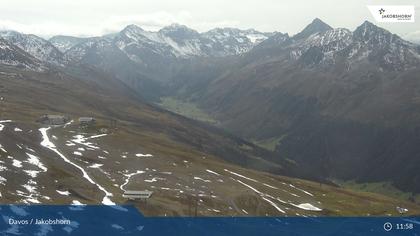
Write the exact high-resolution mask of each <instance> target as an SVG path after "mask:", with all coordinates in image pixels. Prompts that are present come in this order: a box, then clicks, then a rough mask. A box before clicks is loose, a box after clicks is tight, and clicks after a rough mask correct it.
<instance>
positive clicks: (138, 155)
mask: <svg viewBox="0 0 420 236" xmlns="http://www.w3.org/2000/svg"><path fill="white" fill-rule="evenodd" d="M136 157H153V155H152V154H141V153H137V154H136Z"/></svg>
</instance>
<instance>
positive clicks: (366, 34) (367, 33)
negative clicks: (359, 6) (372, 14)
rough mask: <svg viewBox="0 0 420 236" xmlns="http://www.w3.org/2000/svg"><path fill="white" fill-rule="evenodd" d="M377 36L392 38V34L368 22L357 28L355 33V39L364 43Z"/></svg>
mask: <svg viewBox="0 0 420 236" xmlns="http://www.w3.org/2000/svg"><path fill="white" fill-rule="evenodd" d="M377 35H388V36H391V35H392V33H391V32H389V31H387V30H385V29H383V28H381V27H379V26H377V25H375V24H373V23H372V22H370V21H367V20H366V21H365V22H363V24H361V25H360V26H359V27H357V28H356V30H355V31H354V33H353V36H354V37H355V38H357V39H360V40H363V41H366V40H369V39H370V38H372V37H375V36H377ZM396 37H398V36H396Z"/></svg>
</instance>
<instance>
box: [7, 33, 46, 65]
mask: <svg viewBox="0 0 420 236" xmlns="http://www.w3.org/2000/svg"><path fill="white" fill-rule="evenodd" d="M0 64H3V65H9V66H16V67H19V68H24V69H30V70H38V71H40V70H42V66H41V63H40V62H39V61H38V60H37V59H36V58H34V57H32V56H31V55H29V54H27V53H26V52H24V51H23V50H22V49H20V48H19V47H17V46H15V45H13V44H11V43H10V42H8V41H7V40H5V39H3V38H1V37H0Z"/></svg>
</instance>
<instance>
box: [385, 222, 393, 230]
mask: <svg viewBox="0 0 420 236" xmlns="http://www.w3.org/2000/svg"><path fill="white" fill-rule="evenodd" d="M384 230H385V231H391V230H392V224H391V223H389V222H386V223H385V224H384Z"/></svg>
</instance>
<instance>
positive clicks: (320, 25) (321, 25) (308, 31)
mask: <svg viewBox="0 0 420 236" xmlns="http://www.w3.org/2000/svg"><path fill="white" fill-rule="evenodd" d="M330 29H332V27H331V26H329V25H328V24H327V23H325V22H323V21H322V20H321V19H319V18H315V19H314V20H313V21H312V22H311V23H310V24H309V25H307V26H306V27H305V28H304V29H303V30H302V31H301V32H300V33H298V34H296V35H295V36H293V38H294V39H302V38H306V37H309V36H310V35H312V34H315V33H320V32H325V31H327V30H330Z"/></svg>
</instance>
